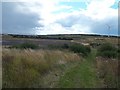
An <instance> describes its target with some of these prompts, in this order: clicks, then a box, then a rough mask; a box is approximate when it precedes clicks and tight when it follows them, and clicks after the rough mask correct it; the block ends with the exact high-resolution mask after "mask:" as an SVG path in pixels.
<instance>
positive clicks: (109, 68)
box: [96, 57, 119, 88]
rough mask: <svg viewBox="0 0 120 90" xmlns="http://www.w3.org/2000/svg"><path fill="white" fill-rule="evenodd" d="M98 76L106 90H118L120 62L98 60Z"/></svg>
mask: <svg viewBox="0 0 120 90" xmlns="http://www.w3.org/2000/svg"><path fill="white" fill-rule="evenodd" d="M96 61H97V69H98V76H99V78H101V79H102V80H103V82H104V87H106V88H118V84H119V82H118V78H119V76H118V65H119V64H118V60H113V59H105V58H101V57H98V58H97V60H96Z"/></svg>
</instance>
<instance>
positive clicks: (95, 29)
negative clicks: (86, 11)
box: [56, 15, 118, 35]
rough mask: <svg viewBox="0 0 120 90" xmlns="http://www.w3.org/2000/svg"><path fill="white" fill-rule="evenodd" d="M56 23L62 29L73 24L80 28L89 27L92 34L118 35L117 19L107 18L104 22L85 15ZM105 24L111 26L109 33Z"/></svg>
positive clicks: (73, 16)
mask: <svg viewBox="0 0 120 90" xmlns="http://www.w3.org/2000/svg"><path fill="white" fill-rule="evenodd" d="M56 22H57V23H59V24H61V25H62V26H63V27H64V28H66V27H69V28H71V27H72V26H73V25H75V24H80V25H82V26H88V27H90V29H91V32H92V33H98V34H114V35H118V24H117V22H118V18H117V17H112V18H110V17H108V18H106V19H104V20H101V21H97V20H93V19H91V18H90V17H88V16H85V15H78V16H75V15H72V16H69V17H67V18H64V19H61V20H58V21H56ZM106 24H108V25H110V26H111V29H110V32H109V31H108V27H107V25H106Z"/></svg>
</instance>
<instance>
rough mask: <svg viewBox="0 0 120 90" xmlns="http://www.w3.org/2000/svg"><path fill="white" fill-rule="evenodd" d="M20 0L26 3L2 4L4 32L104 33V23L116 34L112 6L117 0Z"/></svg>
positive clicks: (105, 30) (116, 18)
mask: <svg viewBox="0 0 120 90" xmlns="http://www.w3.org/2000/svg"><path fill="white" fill-rule="evenodd" d="M69 1H71V2H73V1H72V0H69ZM24 2H27V3H11V4H10V3H9V4H8V3H6V4H5V3H3V31H4V32H8V30H9V32H14V33H29V34H31V33H32V34H67V33H68V34H70V33H71V34H81V33H98V34H108V27H107V25H106V24H108V25H110V26H111V31H110V33H111V34H116V35H117V33H118V21H117V20H118V10H117V9H116V8H113V6H116V4H117V3H118V0H76V1H74V2H77V6H76V4H75V3H70V2H67V1H66V3H62V2H65V1H61V0H53V1H49V0H42V1H41V0H34V1H31V0H30V1H29V0H24ZM116 2H117V3H116ZM67 3H68V4H67ZM69 3H70V4H69ZM81 3H83V4H85V5H83V6H84V7H82V6H79V5H81ZM7 4H8V5H7ZM6 26H7V27H6Z"/></svg>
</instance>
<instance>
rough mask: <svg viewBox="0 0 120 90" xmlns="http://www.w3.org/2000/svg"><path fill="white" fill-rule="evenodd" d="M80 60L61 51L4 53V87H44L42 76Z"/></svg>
mask: <svg viewBox="0 0 120 90" xmlns="http://www.w3.org/2000/svg"><path fill="white" fill-rule="evenodd" d="M78 60H80V57H79V56H78V55H77V54H74V53H71V52H67V51H59V50H54V51H52V50H31V49H25V50H19V49H5V48H3V51H2V64H3V84H2V85H3V87H12V88H13V87H23V88H24V87H42V86H41V83H42V81H41V76H43V75H44V74H46V73H47V72H48V71H50V70H52V68H55V67H56V66H59V65H61V64H67V63H71V62H75V61H78Z"/></svg>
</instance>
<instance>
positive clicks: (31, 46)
mask: <svg viewBox="0 0 120 90" xmlns="http://www.w3.org/2000/svg"><path fill="white" fill-rule="evenodd" d="M11 48H20V49H27V48H30V49H37V48H39V46H38V45H36V44H33V43H27V42H26V43H23V44H20V45H13V46H12V47H11Z"/></svg>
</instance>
